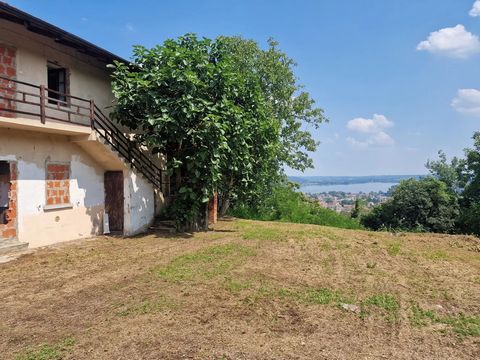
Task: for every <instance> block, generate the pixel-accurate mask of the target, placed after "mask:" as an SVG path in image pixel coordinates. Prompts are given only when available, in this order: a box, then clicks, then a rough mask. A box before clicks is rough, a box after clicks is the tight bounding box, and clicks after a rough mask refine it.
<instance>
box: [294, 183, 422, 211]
mask: <svg viewBox="0 0 480 360" xmlns="http://www.w3.org/2000/svg"><path fill="white" fill-rule="evenodd" d="M423 177H425V175H377V176H290V180H291V181H292V182H295V183H297V184H299V190H300V191H302V192H303V193H304V194H306V195H307V196H308V197H310V198H311V199H313V200H315V201H318V203H319V204H320V205H321V206H322V207H325V208H327V209H331V210H334V211H336V212H338V213H344V214H350V213H351V212H352V210H353V209H354V207H355V201H356V200H357V199H359V200H361V201H362V206H363V208H367V209H372V208H373V207H374V206H375V205H378V204H381V203H384V202H385V201H387V200H388V199H389V198H390V195H391V190H392V187H394V186H396V185H398V183H400V181H402V180H405V179H410V178H416V179H421V178H423Z"/></svg>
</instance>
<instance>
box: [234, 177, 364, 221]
mask: <svg viewBox="0 0 480 360" xmlns="http://www.w3.org/2000/svg"><path fill="white" fill-rule="evenodd" d="M296 188H297V187H296V185H294V184H291V183H282V184H278V185H276V186H275V187H274V188H273V190H272V192H271V194H270V195H269V196H268V197H267V198H266V199H264V201H263V202H262V203H261V204H244V203H239V204H236V205H235V206H234V207H233V209H232V210H230V212H229V214H230V215H232V216H236V217H239V218H243V219H252V220H263V221H285V222H294V223H300V224H315V225H325V226H333V227H338V228H344V229H361V228H362V226H361V225H360V223H359V221H358V220H356V219H351V218H349V217H347V216H345V215H343V214H339V213H336V212H335V211H333V210H330V209H325V208H323V207H321V206H320V205H319V204H318V203H317V202H315V201H313V200H310V199H309V198H307V197H306V196H305V195H304V194H302V193H300V192H298V191H296Z"/></svg>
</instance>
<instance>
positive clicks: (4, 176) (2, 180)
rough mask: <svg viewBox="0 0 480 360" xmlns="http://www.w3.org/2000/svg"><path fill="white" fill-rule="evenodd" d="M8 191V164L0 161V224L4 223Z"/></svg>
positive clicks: (5, 221) (8, 200) (7, 204)
mask: <svg viewBox="0 0 480 360" xmlns="http://www.w3.org/2000/svg"><path fill="white" fill-rule="evenodd" d="M9 192H10V164H9V163H8V162H6V161H0V225H5V224H7V223H8V221H7V213H8V206H9V202H10V199H9Z"/></svg>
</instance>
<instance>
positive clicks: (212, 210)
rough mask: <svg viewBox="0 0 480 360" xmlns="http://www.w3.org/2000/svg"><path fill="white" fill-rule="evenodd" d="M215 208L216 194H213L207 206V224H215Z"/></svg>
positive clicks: (216, 204) (216, 205)
mask: <svg viewBox="0 0 480 360" xmlns="http://www.w3.org/2000/svg"><path fill="white" fill-rule="evenodd" d="M217 207H218V194H217V193H215V195H213V198H212V199H211V200H210V203H209V204H208V223H209V224H216V223H217Z"/></svg>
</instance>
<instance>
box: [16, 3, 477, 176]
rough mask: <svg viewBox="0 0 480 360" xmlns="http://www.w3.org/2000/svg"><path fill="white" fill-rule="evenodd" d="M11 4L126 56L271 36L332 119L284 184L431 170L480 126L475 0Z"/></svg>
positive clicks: (263, 39) (455, 153)
mask: <svg viewBox="0 0 480 360" xmlns="http://www.w3.org/2000/svg"><path fill="white" fill-rule="evenodd" d="M8 3H9V4H11V5H12V6H15V7H18V8H19V9H21V10H23V11H26V12H28V13H31V14H32V15H34V16H37V17H39V18H41V19H43V20H45V21H48V22H50V23H52V24H54V25H56V26H59V27H60V28H62V29H65V30H67V31H69V32H71V33H73V34H75V35H77V36H80V37H82V38H84V39H86V40H87V41H90V42H92V43H94V44H96V45H98V46H101V47H103V48H105V49H107V50H109V51H111V52H113V53H116V54H118V55H119V56H122V57H124V58H127V59H129V58H130V55H131V51H132V46H133V45H135V44H142V45H145V46H147V47H152V46H154V45H156V44H161V43H163V42H164V41H165V40H166V39H169V38H176V37H178V36H180V35H183V34H185V33H189V32H194V33H197V34H198V35H199V36H206V37H211V38H213V37H216V36H219V35H240V36H242V37H245V38H249V39H253V40H255V41H257V42H259V43H260V44H261V45H262V46H265V44H266V41H267V39H268V38H270V37H273V38H275V39H276V40H277V41H278V42H279V43H280V48H281V49H282V50H283V51H285V52H286V53H287V54H288V56H290V57H292V58H293V59H294V60H295V61H296V62H297V63H298V66H297V68H296V74H297V76H298V77H299V79H300V82H301V83H302V84H304V85H305V90H306V91H308V92H309V93H310V94H311V96H312V98H313V99H315V100H316V103H317V105H318V106H319V107H321V108H323V109H324V110H325V113H326V115H327V117H328V118H329V119H330V123H328V124H324V125H322V126H321V127H320V128H319V129H318V130H312V129H310V130H311V131H312V133H313V135H314V138H315V139H316V140H318V141H320V142H321V145H320V146H319V148H318V151H317V152H315V153H314V154H312V155H311V156H312V158H313V161H314V164H315V168H314V169H308V170H307V171H305V172H304V173H300V172H298V171H293V170H291V169H286V172H287V174H288V175H292V176H375V175H370V174H377V173H388V174H399V175H400V174H418V173H426V172H428V171H427V169H425V167H424V164H425V163H426V162H427V160H428V159H436V158H437V152H438V150H444V151H445V153H446V154H447V156H449V157H452V156H461V155H462V153H463V149H464V148H466V147H471V145H472V141H471V136H472V135H473V133H474V131H478V130H479V129H480V67H478V60H479V59H480V39H479V35H480V11H477V9H478V8H480V5H479V4H478V1H477V2H475V0H444V1H441V2H438V1H436V0H422V1H416V2H407V3H405V2H402V3H401V4H400V3H398V2H385V1H384V0H371V1H370V2H369V4H368V5H365V4H360V3H359V2H358V1H355V0H346V1H343V2H341V3H340V2H336V1H322V2H318V1H313V0H304V1H299V2H297V3H295V4H293V3H291V2H289V1H286V0H282V1H277V2H275V4H274V6H271V5H270V4H269V3H267V2H261V3H259V2H255V1H253V0H246V1H243V2H235V3H228V4H227V3H226V2H223V1H220V0H208V1H204V2H203V3H202V5H198V3H196V2H195V1H193V0H186V1H184V2H182V3H161V2H153V1H146V0H144V1H140V2H138V3H137V4H138V6H135V7H126V6H118V5H116V4H115V2H114V1H112V0H106V1H103V2H98V1H91V0H86V1H83V2H74V3H70V2H68V3H67V2H60V3H59V2H53V1H52V0H46V1H42V2H38V1H32V0H13V1H8ZM474 3H475V4H477V5H478V7H477V6H476V5H474ZM142 4H145V5H147V4H148V6H141V5H142ZM334 174H347V175H334ZM352 174H355V175H352Z"/></svg>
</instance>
